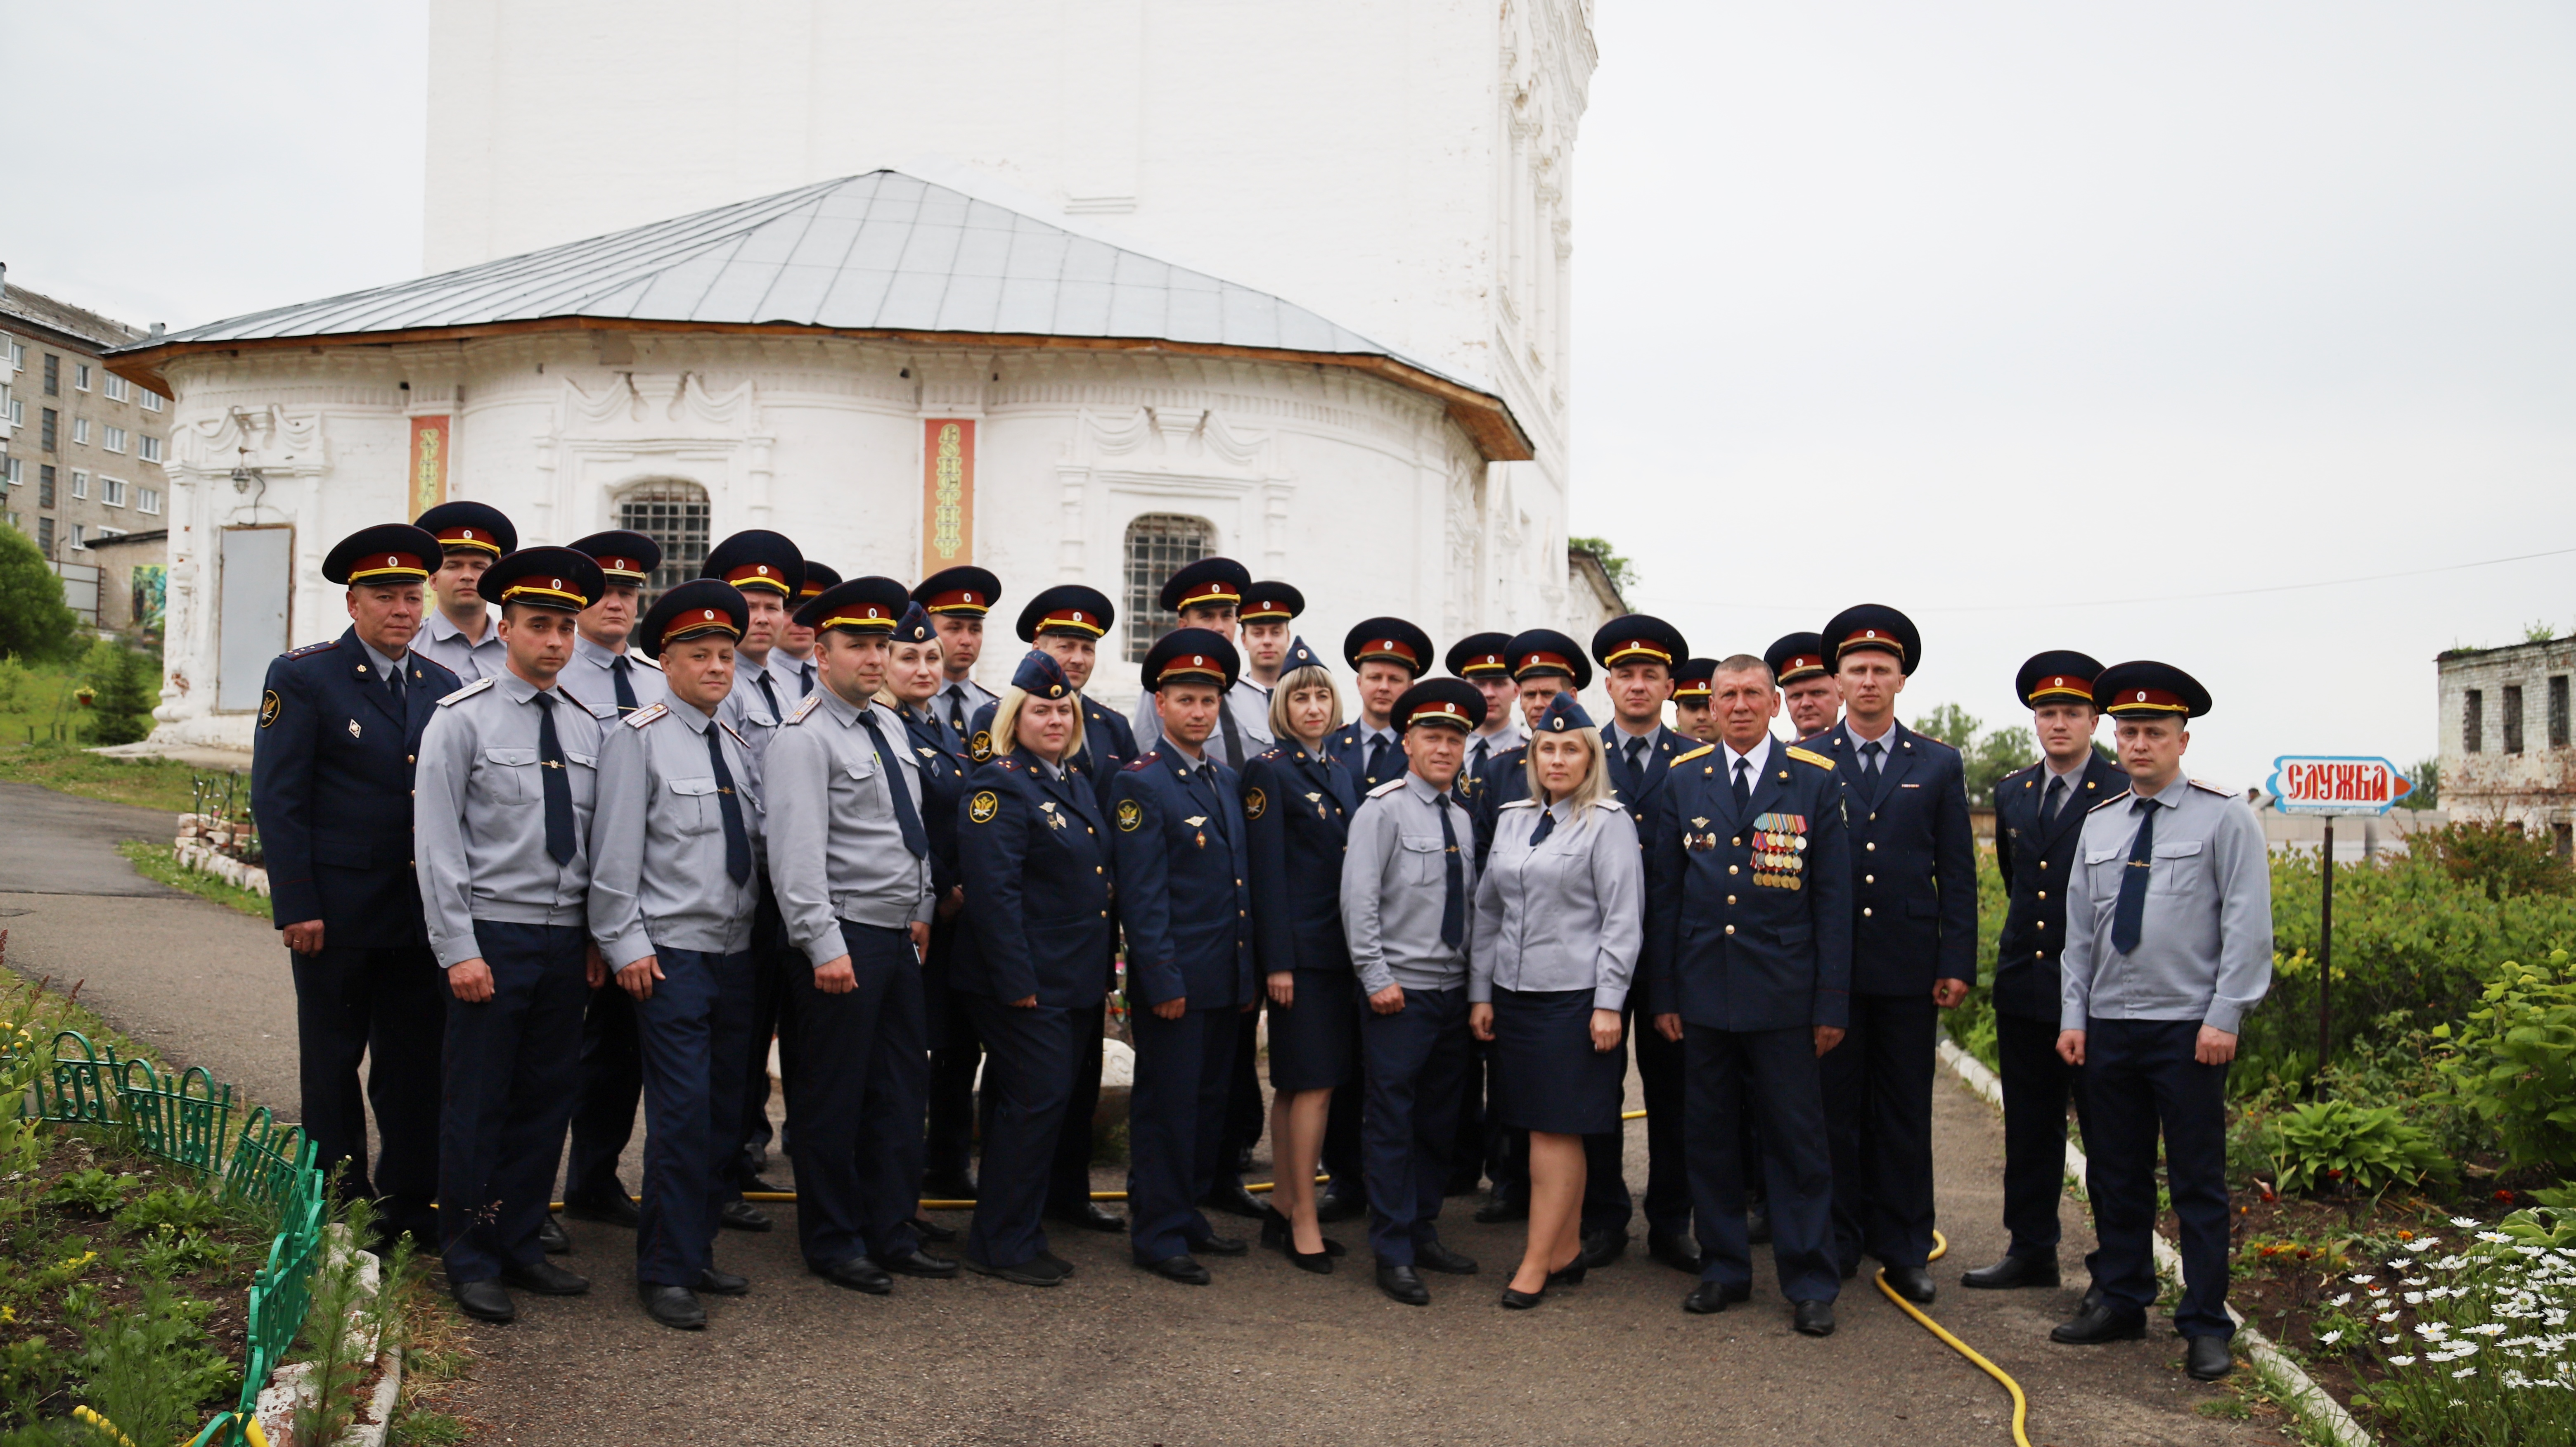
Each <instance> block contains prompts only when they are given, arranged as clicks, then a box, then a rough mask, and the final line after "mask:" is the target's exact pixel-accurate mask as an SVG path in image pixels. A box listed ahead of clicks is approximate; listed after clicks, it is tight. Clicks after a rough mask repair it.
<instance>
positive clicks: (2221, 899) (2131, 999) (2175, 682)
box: [2049, 662, 2272, 1382]
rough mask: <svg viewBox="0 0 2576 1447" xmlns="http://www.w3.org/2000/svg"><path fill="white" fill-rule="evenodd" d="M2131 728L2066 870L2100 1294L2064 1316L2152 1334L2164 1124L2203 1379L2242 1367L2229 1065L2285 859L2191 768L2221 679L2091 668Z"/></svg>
mask: <svg viewBox="0 0 2576 1447" xmlns="http://www.w3.org/2000/svg"><path fill="white" fill-rule="evenodd" d="M2093 697H2094V699H2095V701H2096V702H2097V703H2098V704H2099V705H2100V706H2101V708H2102V711H2103V712H2105V713H2108V714H2109V715H2111V717H2112V719H2113V721H2114V723H2115V727H2116V732H2117V740H2118V747H2119V753H2120V768H2121V771H2122V772H2124V773H2126V774H2127V775H2128V776H2129V787H2128V790H2127V791H2126V792H2125V793H2121V794H2117V795H2114V796H2113V797H2111V798H2109V799H2106V800H2104V801H2102V802H2101V803H2099V804H2096V805H2094V806H2093V811H2092V812H2091V813H2089V814H2087V815H2086V816H2085V818H2084V825H2083V829H2082V832H2081V836H2080V838H2079V839H2078V841H2077V845H2076V863H2075V865H2074V867H2073V868H2071V869H2070V870H2069V871H2068V872H2069V873H2070V874H2071V875H2072V876H2073V877H2072V878H2071V879H2069V880H2068V881H2067V887H2066V922H2067V940H2066V952H2065V954H2063V955H2062V956H2060V957H2059V964H2060V971H2061V974H2062V976H2063V981H2062V985H2061V989H2062V996H2061V999H2060V1002H2059V1014H2058V1024H2059V1025H2060V1027H2061V1030H2060V1033H2059V1035H2058V1037H2057V1053H2058V1055H2059V1056H2060V1057H2061V1058H2063V1059H2064V1060H2065V1061H2066V1063H2067V1064H2069V1065H2077V1066H2081V1067H2083V1070H2084V1093H2085V1095H2086V1097H2087V1098H2088V1099H2089V1101H2090V1102H2091V1108H2092V1113H2093V1135H2092V1145H2093V1148H2094V1149H2093V1155H2092V1172H2091V1176H2090V1178H2089V1179H2088V1180H2087V1182H2086V1185H2087V1187H2088V1189H2089V1191H2090V1193H2091V1195H2092V1197H2093V1223H2094V1230H2095V1233H2096V1235H2097V1236H2098V1237H2099V1239H2100V1241H2101V1246H2100V1248H2099V1249H2098V1250H2096V1251H2095V1252H2094V1253H2093V1255H2092V1257H2091V1258H2090V1259H2089V1260H2088V1261H2087V1263H2086V1264H2087V1265H2089V1266H2090V1267H2091V1268H2092V1271H2093V1280H2094V1283H2095V1285H2096V1287H2097V1288H2098V1289H2099V1291H2100V1293H2101V1298H2100V1301H2099V1302H2098V1303H2097V1304H2096V1305H2095V1306H2093V1307H2092V1308H2091V1309H2089V1310H2087V1311H2085V1312H2084V1313H2083V1314H2082V1315H2080V1316H2078V1317H2076V1318H2075V1319H2074V1320H2073V1321H2070V1322H2067V1323H2065V1324H2064V1325H2062V1326H2059V1327H2058V1328H2057V1329H2056V1330H2054V1331H2052V1332H2050V1333H2049V1336H2050V1338H2051V1339H2052V1340H2054V1341H2061V1342H2069V1343H2073V1344H2075V1345H2079V1346H2080V1345H2089V1344H2092V1343H2095V1342H2106V1341H2119V1340H2123V1339H2126V1338H2131V1337H2136V1336H2140V1335H2143V1334H2144V1333H2145V1331H2146V1318H2147V1307H2148V1305H2149V1304H2150V1303H2152V1302H2153V1301H2154V1300H2155V1298H2156V1268H2155V1258H2154V1256H2153V1254H2152V1252H2151V1250H2150V1248H2151V1247H2152V1245H2153V1244H2154V1239H2155V1224H2156V1207H2157V1196H2156V1140H2157V1137H2158V1136H2159V1135H2161V1136H2162V1137H2163V1139H2164V1155H2165V1174H2166V1177H2167V1179H2168V1182H2169V1184H2170V1189H2171V1193H2172V1200H2173V1209H2174V1214H2175V1216H2177V1217H2178V1218H2180V1221H2181V1224H2182V1278H2183V1290H2182V1301H2181V1303H2180V1304H2179V1305H2177V1306H2176V1307H2175V1308H2174V1330H2175V1331H2176V1332H2178V1333H2180V1334H2181V1335H2182V1336H2183V1337H2185V1338H2186V1339H2188V1340H2189V1342H2190V1350H2189V1352H2188V1354H2187V1356H2186V1365H2187V1367H2188V1369H2189V1371H2190V1372H2191V1374H2192V1375H2193V1376H2194V1377H2196V1378H2198V1379H2200V1380H2201V1381H2204V1382H2207V1381H2215V1380H2217V1379H2218V1378H2220V1377H2223V1376H2225V1375H2227V1373H2228V1372H2229V1371H2230V1370H2231V1369H2232V1368H2233V1366H2234V1362H2233V1359H2232V1357H2231V1354H2230V1352H2229V1349H2228V1343H2229V1341H2230V1339H2231V1338H2232V1337H2233V1336H2234V1335H2235V1331H2236V1324H2235V1320H2234V1318H2232V1317H2230V1316H2229V1315H2228V1314H2227V1234H2228V1220H2229V1213H2228V1209H2227V1172H2226V1166H2227V1119H2226V1109H2227V1066H2228V1063H2229V1062H2230V1061H2232V1060H2234V1059H2235V1058H2236V1037H2237V1035H2238V1033H2239V1031H2240V1029H2241V1028H2242V1025H2243V1022H2244V1018H2245V1012H2247V1011H2248V1010H2251V1009H2253V1008H2254V1007H2255V1006H2256V1005H2258V1004H2260V1003H2262V1000H2263V996H2264V995H2265V993H2267V992H2268V991H2269V990H2270V989H2271V986H2272V873H2271V861H2270V858H2269V856H2268V854H2267V853H2266V851H2265V848H2264V844H2263V826H2262V825H2261V824H2260V823H2259V822H2257V821H2256V819H2255V818H2254V811H2253V810H2251V809H2249V808H2247V807H2246V805H2245V803H2244V801H2243V800H2241V799H2239V798H2237V797H2236V796H2235V795H2234V794H2231V793H2229V792H2228V791H2226V790H2224V789H2218V788H2213V787H2211V786H2210V785H2208V784H2204V783H2202V782H2201V781H2199V780H2198V779H2194V778H2191V777H2190V776H2189V775H2187V774H2185V773H2184V771H2183V767H2182V757H2183V752H2184V750H2186V749H2188V748H2189V747H2190V746H2191V725H2190V722H2189V721H2190V720H2192V719H2195V718H2198V717H2200V716H2201V715H2202V714H2205V713H2207V712H2209V691H2208V690H2207V689H2204V688H2202V687H2201V686H2200V684H2199V682H2198V681H2196V680H2195V679H2193V678H2192V676H2191V675H2190V674H2187V673H2185V672H2183V671H2182V670H2181V669H2179V668H2176V667H2174V666H2172V665H2171V664H2166V663H2149V662H2138V663H2122V664H2115V665H2113V666H2112V667H2109V668H2106V669H2104V670H2102V672H2101V674H2100V676H2098V677H2096V678H2095V679H2094V680H2093Z"/></svg>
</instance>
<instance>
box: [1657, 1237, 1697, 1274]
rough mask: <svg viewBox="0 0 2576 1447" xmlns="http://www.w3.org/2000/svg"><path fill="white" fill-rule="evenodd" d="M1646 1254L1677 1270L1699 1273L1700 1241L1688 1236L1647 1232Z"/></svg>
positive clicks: (1686, 1272)
mask: <svg viewBox="0 0 2576 1447" xmlns="http://www.w3.org/2000/svg"><path fill="white" fill-rule="evenodd" d="M1646 1254H1647V1255H1649V1256H1652V1257H1654V1258H1655V1259H1656V1260H1657V1261H1660V1262H1662V1263H1664V1264H1665V1265H1666V1266H1669V1267H1671V1268H1672V1269H1674V1270H1675V1271H1679V1272H1683V1273H1685V1274H1687V1275H1691V1276H1697V1275H1699V1266H1700V1260H1699V1243H1698V1242H1696V1241H1693V1240H1691V1239H1690V1238H1688V1237H1686V1236H1671V1235H1667V1234H1665V1233H1664V1232H1661V1231H1649V1232H1647V1233H1646Z"/></svg>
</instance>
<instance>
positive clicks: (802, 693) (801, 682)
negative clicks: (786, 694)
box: [796, 659, 814, 698]
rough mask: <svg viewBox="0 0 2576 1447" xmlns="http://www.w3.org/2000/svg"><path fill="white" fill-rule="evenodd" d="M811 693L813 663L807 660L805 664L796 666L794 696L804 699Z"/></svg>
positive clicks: (812, 688)
mask: <svg viewBox="0 0 2576 1447" xmlns="http://www.w3.org/2000/svg"><path fill="white" fill-rule="evenodd" d="M813 692H814V664H813V661H812V660H810V659H809V660H807V661H806V662H803V663H800V664H797V665H796V696H797V697H798V698H805V697H808V696H810V695H811V694H812V693H813Z"/></svg>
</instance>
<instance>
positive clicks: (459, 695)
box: [438, 673, 494, 708]
mask: <svg viewBox="0 0 2576 1447" xmlns="http://www.w3.org/2000/svg"><path fill="white" fill-rule="evenodd" d="M493 682H494V679H493V677H492V675H490V674H488V673H487V674H485V675H483V676H482V677H481V678H478V679H476V680H474V681H473V682H472V683H469V684H467V685H465V686H464V687H463V688H460V689H458V690H456V691H455V692H454V693H451V694H449V695H448V696H447V697H445V698H442V699H440V700H439V701H438V706H439V707H440V708H445V707H447V706H448V705H449V704H451V703H455V702H457V701H458V700H460V699H468V698H472V697H473V696H474V695H476V694H478V693H481V692H482V691H483V690H485V689H487V688H490V687H491V686H492V684H493Z"/></svg>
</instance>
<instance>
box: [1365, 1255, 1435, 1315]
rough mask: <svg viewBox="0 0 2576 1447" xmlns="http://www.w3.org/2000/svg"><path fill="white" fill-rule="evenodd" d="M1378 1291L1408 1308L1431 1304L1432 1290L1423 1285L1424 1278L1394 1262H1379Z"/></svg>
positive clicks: (1411, 1269) (1408, 1267)
mask: <svg viewBox="0 0 2576 1447" xmlns="http://www.w3.org/2000/svg"><path fill="white" fill-rule="evenodd" d="M1377 1289H1378V1290H1380V1291H1383V1292H1385V1293H1386V1294H1387V1295H1388V1296H1390V1297H1392V1298H1394V1299H1395V1300H1397V1301H1400V1302H1403V1303H1404V1304H1405V1305H1407V1306H1429V1305H1430V1304H1431V1288H1430V1287H1428V1286H1425V1285H1423V1284H1422V1278H1421V1277H1420V1276H1418V1275H1416V1274H1415V1273H1414V1270H1413V1268H1412V1267H1410V1266H1401V1265H1398V1264H1396V1263H1395V1262H1392V1261H1381V1262H1379V1263H1378V1264H1377Z"/></svg>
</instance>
